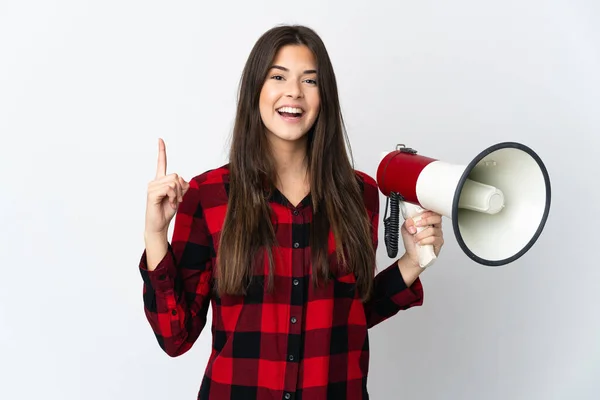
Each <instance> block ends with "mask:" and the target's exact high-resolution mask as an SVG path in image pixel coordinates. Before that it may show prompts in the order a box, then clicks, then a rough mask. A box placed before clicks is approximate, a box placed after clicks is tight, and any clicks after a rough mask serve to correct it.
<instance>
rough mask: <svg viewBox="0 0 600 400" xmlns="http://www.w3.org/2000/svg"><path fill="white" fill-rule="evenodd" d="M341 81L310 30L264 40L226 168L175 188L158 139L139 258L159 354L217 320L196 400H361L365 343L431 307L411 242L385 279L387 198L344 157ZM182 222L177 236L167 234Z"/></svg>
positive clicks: (180, 346)
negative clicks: (381, 231)
mask: <svg viewBox="0 0 600 400" xmlns="http://www.w3.org/2000/svg"><path fill="white" fill-rule="evenodd" d="M345 139H346V137H345V131H344V127H343V121H342V116H341V113H340V105H339V101H338V91H337V84H336V79H335V74H334V71H333V69H332V65H331V62H330V59H329V56H328V54H327V51H326V49H325V46H324V45H323V43H322V41H321V39H320V38H319V36H317V34H316V33H315V32H314V31H313V30H311V29H309V28H306V27H303V26H281V27H276V28H273V29H271V30H269V31H267V32H266V33H265V34H264V35H263V36H262V37H261V38H260V39H259V40H258V42H257V43H256V45H255V46H254V48H253V49H252V51H251V53H250V56H249V58H248V61H247V63H246V66H245V68H244V71H243V76H242V81H241V87H240V93H239V104H238V108H237V116H236V120H235V126H234V132H233V141H232V146H231V153H230V159H229V163H228V164H226V165H224V166H220V167H218V168H215V169H212V170H209V171H206V172H204V173H202V174H200V175H198V176H196V177H194V178H192V179H191V180H190V181H189V182H188V181H186V180H184V179H183V178H182V177H180V176H178V175H177V174H169V175H167V174H166V172H167V161H166V151H165V144H164V142H163V141H162V140H159V157H158V167H157V171H156V178H155V179H154V180H153V181H152V182H150V184H149V186H148V203H147V211H146V226H145V251H144V252H143V254H142V257H141V261H140V271H141V274H142V278H143V282H144V291H143V299H144V305H145V313H146V316H147V318H148V321H149V322H150V326H151V327H152V329H153V331H154V334H155V335H156V338H157V339H158V343H159V345H160V347H161V348H162V349H163V350H164V351H165V352H166V353H167V354H168V355H170V356H173V357H175V356H178V355H181V354H183V353H185V352H186V351H187V350H189V349H190V348H191V346H192V345H193V344H194V342H195V341H196V339H197V338H198V336H199V335H200V333H201V332H202V330H203V329H204V327H205V324H206V320H207V312H208V308H209V305H210V306H211V307H212V327H211V332H212V352H211V355H210V358H209V361H208V365H207V366H206V369H205V371H204V378H203V380H202V382H201V385H200V389H199V394H198V398H199V399H217V400H224V399H235V400H240V399H242V400H243V399H284V400H285V399H310V400H319V399H367V398H368V393H367V374H368V367H369V340H368V334H367V330H368V329H369V328H371V327H373V326H374V325H376V324H379V323H381V322H382V321H384V320H386V319H388V318H390V317H391V316H393V315H395V314H396V313H398V312H399V311H400V310H405V309H407V308H410V307H413V306H418V305H420V304H421V303H422V299H423V290H422V286H421V282H420V280H419V274H420V273H421V268H420V267H419V266H418V262H417V256H416V252H415V244H416V243H417V242H418V243H421V244H433V245H434V249H435V252H436V253H439V251H440V248H441V246H442V244H443V235H442V230H441V216H440V215H438V214H435V213H431V212H428V213H426V214H424V218H423V224H424V225H429V226H430V228H429V229H425V230H423V231H422V232H421V233H419V234H414V233H415V232H416V231H415V227H414V225H413V222H412V221H410V220H409V221H406V222H405V223H404V225H403V226H402V238H403V242H404V246H405V249H406V252H405V254H404V255H403V256H402V257H401V258H400V259H399V260H397V261H396V262H394V263H393V264H392V265H390V266H389V267H387V268H386V269H384V270H383V271H381V272H380V273H379V274H377V275H376V276H375V265H376V260H375V251H376V248H377V244H378V237H377V231H378V221H379V192H378V188H377V185H376V182H375V181H374V179H373V178H372V177H370V176H369V175H367V174H365V173H364V172H361V171H357V170H354V169H353V167H352V165H351V163H350V160H349V157H348V155H347V153H346V147H345V145H346V140H345ZM175 215H176V218H175V225H174V230H173V237H172V240H171V242H170V243H169V242H168V240H167V230H168V227H169V223H170V221H171V219H172V218H173V217H174V216H175Z"/></svg>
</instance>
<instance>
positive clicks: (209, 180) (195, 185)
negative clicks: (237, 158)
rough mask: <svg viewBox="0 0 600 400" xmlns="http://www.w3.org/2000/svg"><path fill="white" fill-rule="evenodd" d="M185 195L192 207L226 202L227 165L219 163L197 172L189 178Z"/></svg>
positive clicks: (227, 186)
mask: <svg viewBox="0 0 600 400" xmlns="http://www.w3.org/2000/svg"><path fill="white" fill-rule="evenodd" d="M189 184H190V188H189V190H188V193H186V196H185V197H184V203H185V199H186V197H187V199H188V201H189V203H188V204H189V206H190V207H192V208H197V207H199V206H200V207H202V208H214V207H219V206H224V205H226V204H227V198H228V197H229V196H228V194H229V166H228V164H225V165H221V166H219V167H215V168H212V169H208V170H205V171H203V172H201V173H198V174H197V175H195V176H194V177H192V178H191V179H190V180H189Z"/></svg>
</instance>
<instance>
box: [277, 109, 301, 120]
mask: <svg viewBox="0 0 600 400" xmlns="http://www.w3.org/2000/svg"><path fill="white" fill-rule="evenodd" d="M277 112H278V113H279V115H281V116H282V117H283V118H284V119H291V120H297V119H300V118H301V117H302V116H303V115H304V110H302V109H301V108H297V107H281V108H278V109H277Z"/></svg>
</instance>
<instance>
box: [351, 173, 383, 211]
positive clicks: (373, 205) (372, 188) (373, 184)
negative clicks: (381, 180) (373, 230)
mask: <svg viewBox="0 0 600 400" xmlns="http://www.w3.org/2000/svg"><path fill="white" fill-rule="evenodd" d="M354 173H355V174H356V177H357V179H358V182H359V185H360V187H361V190H362V194H363V201H364V202H365V207H367V210H369V211H370V212H375V213H376V212H378V211H379V186H378V185H377V181H376V180H375V179H374V178H373V177H372V176H371V175H369V174H367V173H366V172H364V171H360V170H356V169H355V170H354Z"/></svg>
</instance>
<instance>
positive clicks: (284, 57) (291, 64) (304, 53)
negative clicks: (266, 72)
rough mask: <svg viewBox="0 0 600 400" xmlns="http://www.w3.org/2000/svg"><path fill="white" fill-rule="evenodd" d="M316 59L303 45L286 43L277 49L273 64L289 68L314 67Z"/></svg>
mask: <svg viewBox="0 0 600 400" xmlns="http://www.w3.org/2000/svg"><path fill="white" fill-rule="evenodd" d="M316 64H317V60H316V58H315V56H314V54H313V53H312V51H310V49H309V48H308V47H306V46H305V45H287V46H283V47H282V48H280V49H279V51H277V54H275V58H274V59H273V65H279V66H282V67H285V68H288V69H290V70H295V69H298V70H306V69H316V66H317V65H316Z"/></svg>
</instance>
